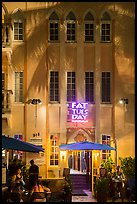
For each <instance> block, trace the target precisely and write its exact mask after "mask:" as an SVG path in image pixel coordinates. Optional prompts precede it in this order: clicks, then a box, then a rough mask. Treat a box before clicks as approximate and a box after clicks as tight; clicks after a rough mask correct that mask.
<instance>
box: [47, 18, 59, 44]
mask: <svg viewBox="0 0 137 204" xmlns="http://www.w3.org/2000/svg"><path fill="white" fill-rule="evenodd" d="M50 23H57V24H58V40H51V39H50ZM59 31H60V24H59V20H49V23H48V41H49V42H51V43H52V42H53V43H54V42H59V38H60V33H59Z"/></svg>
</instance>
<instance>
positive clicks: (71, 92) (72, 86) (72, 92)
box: [67, 72, 76, 102]
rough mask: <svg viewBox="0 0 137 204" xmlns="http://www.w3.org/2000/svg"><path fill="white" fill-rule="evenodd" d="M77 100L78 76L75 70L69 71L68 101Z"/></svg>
mask: <svg viewBox="0 0 137 204" xmlns="http://www.w3.org/2000/svg"><path fill="white" fill-rule="evenodd" d="M75 100H76V76H75V72H67V101H68V102H70V101H75Z"/></svg>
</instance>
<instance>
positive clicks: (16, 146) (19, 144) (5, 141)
mask: <svg viewBox="0 0 137 204" xmlns="http://www.w3.org/2000/svg"><path fill="white" fill-rule="evenodd" d="M2 148H3V149H12V150H19V151H24V152H41V151H42V152H44V149H43V148H42V147H40V146H36V145H33V144H31V143H29V142H24V141H21V140H18V139H15V138H12V137H6V136H5V135H2Z"/></svg>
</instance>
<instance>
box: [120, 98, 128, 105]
mask: <svg viewBox="0 0 137 204" xmlns="http://www.w3.org/2000/svg"><path fill="white" fill-rule="evenodd" d="M119 103H120V104H124V105H125V104H128V99H127V98H121V99H120V101H119Z"/></svg>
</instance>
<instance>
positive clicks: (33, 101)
mask: <svg viewBox="0 0 137 204" xmlns="http://www.w3.org/2000/svg"><path fill="white" fill-rule="evenodd" d="M26 103H27V104H32V105H35V127H36V122H37V105H38V104H42V101H41V100H40V99H39V98H38V99H36V98H34V99H29V100H28V101H27V102H26Z"/></svg>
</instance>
